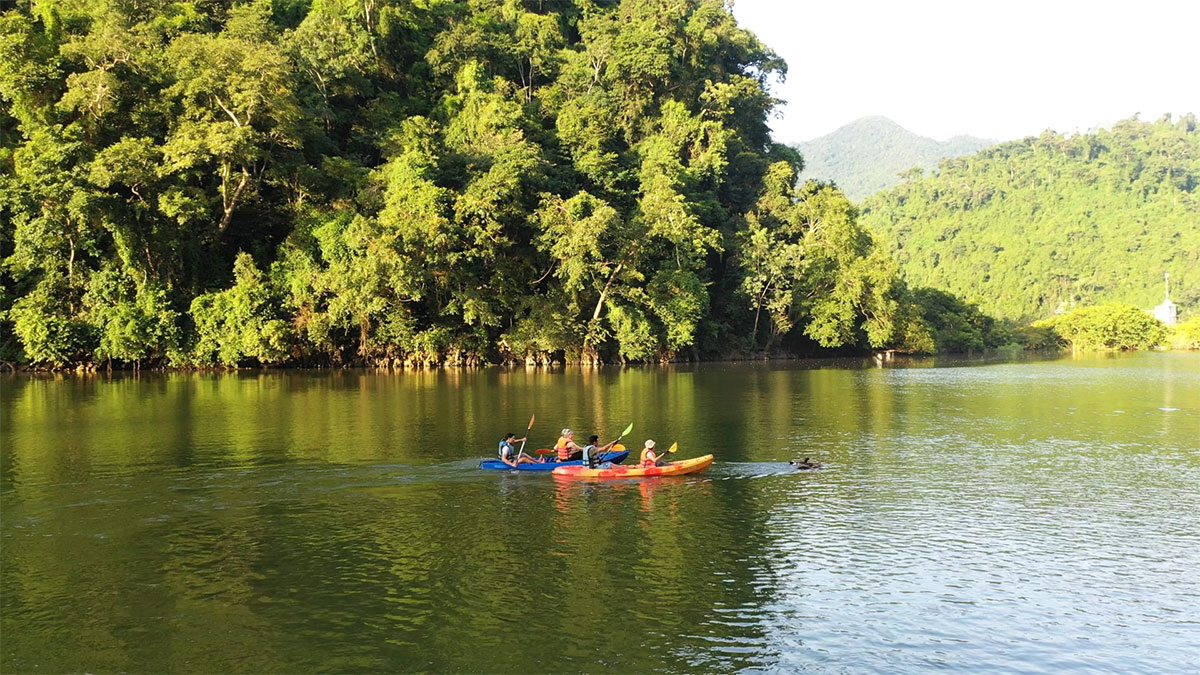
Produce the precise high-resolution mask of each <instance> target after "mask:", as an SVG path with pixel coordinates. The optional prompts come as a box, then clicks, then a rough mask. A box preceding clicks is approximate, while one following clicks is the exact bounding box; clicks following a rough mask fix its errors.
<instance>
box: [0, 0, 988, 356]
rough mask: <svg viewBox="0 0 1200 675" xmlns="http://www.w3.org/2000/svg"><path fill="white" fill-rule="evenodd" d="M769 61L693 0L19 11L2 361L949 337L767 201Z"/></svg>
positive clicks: (781, 150)
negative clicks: (668, 0) (929, 327)
mask: <svg viewBox="0 0 1200 675" xmlns="http://www.w3.org/2000/svg"><path fill="white" fill-rule="evenodd" d="M785 69H786V66H785V64H784V63H783V62H782V61H781V60H780V59H779V58H778V57H777V56H776V55H775V54H774V53H773V52H772V51H771V50H770V49H768V48H767V47H766V46H764V45H763V44H761V43H760V42H759V41H758V40H757V39H756V38H755V37H754V36H753V35H752V34H751V33H749V32H747V31H745V30H742V29H741V28H739V27H738V26H737V24H736V23H735V21H734V19H733V17H732V15H731V14H730V13H729V11H728V9H727V7H726V6H725V5H724V4H723V3H721V2H717V1H715V0H690V1H688V2H680V3H674V4H671V5H661V4H654V3H643V2H634V1H632V0H627V1H626V2H622V3H601V2H591V1H588V0H580V1H579V2H575V3H521V2H493V1H487V0H479V1H475V2H469V3H450V2H431V3H408V2H386V1H382V0H380V1H378V2H367V3H350V2H339V1H338V0H313V1H312V2H308V1H307V0H284V1H276V2H274V3H272V2H268V1H267V0H254V1H252V2H236V3H215V2H204V1H200V0H197V1H195V2H166V1H151V2H142V3H125V2H115V1H113V0H58V1H55V0H45V1H43V2H37V3H20V4H19V5H18V6H17V7H16V8H14V9H10V10H8V11H6V12H4V14H3V15H2V16H0V96H2V97H3V101H4V106H3V109H2V110H0V131H3V142H2V145H0V167H2V171H0V216H2V219H3V221H4V222H5V223H6V225H5V227H4V231H3V236H2V239H0V252H2V253H3V258H4V264H3V269H2V272H0V328H2V329H3V331H2V332H3V334H4V338H3V340H4V345H3V349H4V352H5V353H4V356H3V358H4V359H6V360H10V361H18V362H21V363H26V364H35V365H36V364H43V365H59V366H61V365H67V364H75V363H86V362H91V363H102V362H108V363H109V364H112V363H116V364H118V365H122V364H125V365H179V366H190V365H200V366H203V365H254V364H299V365H339V364H386V365H399V364H407V365H431V364H441V363H447V364H477V363H484V362H502V361H516V362H539V363H540V362H549V361H551V360H565V361H568V362H571V361H574V362H585V363H587V362H598V361H610V362H611V361H654V360H668V359H674V358H707V357H720V356H724V355H729V354H733V353H746V354H749V353H771V352H778V351H781V350H792V351H794V350H800V351H803V350H820V349H830V348H839V347H841V348H868V347H884V346H891V345H898V344H913V345H916V346H918V347H922V346H923V347H925V348H936V346H937V345H938V344H942V343H945V344H949V343H946V342H945V341H944V340H942V339H941V338H939V337H938V335H941V334H942V332H944V331H942V332H936V331H935V332H934V333H930V332H929V331H927V330H926V331H925V332H922V330H923V329H924V327H925V326H926V324H927V323H928V321H927V320H926V318H924V317H928V316H929V311H928V309H927V308H920V307H916V306H913V305H912V304H911V303H912V301H913V299H914V297H919V296H913V294H912V293H911V292H910V291H909V290H908V289H907V288H906V287H905V286H904V284H903V283H901V282H900V281H899V277H898V274H897V268H896V266H895V265H894V263H893V262H892V261H891V260H890V259H889V258H888V257H887V256H886V255H885V254H884V252H883V251H881V250H880V249H879V247H878V246H876V244H875V243H874V241H873V240H872V238H871V237H870V236H869V235H868V233H867V231H866V230H865V229H863V228H862V227H861V226H860V225H859V223H858V220H857V210H856V209H855V207H854V206H853V205H852V204H851V203H850V202H849V201H848V200H847V199H846V197H845V196H844V195H843V194H842V193H841V192H840V191H839V190H837V189H836V188H834V187H832V186H829V185H821V184H816V183H809V184H806V185H803V186H800V187H796V186H795V182H796V181H795V177H796V175H797V172H798V170H799V169H800V168H801V167H802V161H801V158H800V157H799V155H798V154H797V153H796V152H795V151H794V150H791V149H790V148H788V147H785V146H782V145H778V144H775V143H773V142H772V141H771V139H770V135H769V129H768V127H767V123H766V122H767V115H768V114H769V113H770V111H771V109H772V108H773V107H774V106H775V104H776V103H777V102H776V101H775V100H774V99H773V98H772V97H771V96H770V94H769V93H768V84H769V82H770V81H772V80H773V79H774V78H780V77H783V76H784V74H785V72H786V70H785ZM10 224H11V225H10ZM939 330H941V329H939ZM954 340H957V342H955V344H959V343H961V344H975V342H977V340H976V339H975V337H968V338H964V340H958V338H954ZM931 346H932V347H931Z"/></svg>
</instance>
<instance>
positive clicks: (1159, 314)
mask: <svg viewBox="0 0 1200 675" xmlns="http://www.w3.org/2000/svg"><path fill="white" fill-rule="evenodd" d="M1163 285H1164V286H1165V290H1166V297H1165V298H1163V301H1162V304H1161V305H1159V306H1158V307H1155V308H1154V311H1153V312H1151V313H1152V314H1154V318H1156V319H1158V320H1159V321H1161V322H1163V323H1165V324H1167V325H1168V326H1174V325H1175V324H1176V323H1178V322H1179V308H1178V307H1176V306H1175V303H1173V302H1171V275H1170V274H1164V275H1163Z"/></svg>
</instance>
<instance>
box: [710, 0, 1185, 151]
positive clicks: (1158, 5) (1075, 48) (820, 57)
mask: <svg viewBox="0 0 1200 675" xmlns="http://www.w3.org/2000/svg"><path fill="white" fill-rule="evenodd" d="M733 12H734V15H736V16H737V19H738V23H739V24H740V25H742V26H744V27H746V28H748V29H750V30H752V31H754V33H755V34H756V35H758V37H759V39H761V40H762V41H763V42H765V43H766V44H767V45H768V46H770V47H771V48H772V49H774V50H775V51H776V52H777V53H779V54H780V55H781V56H782V57H783V58H784V59H786V60H787V62H788V78H787V82H786V83H785V84H783V85H776V86H775V88H774V94H775V96H777V97H779V98H782V99H785V100H787V101H788V103H787V105H785V106H782V107H781V108H780V109H779V110H780V112H782V114H783V116H782V118H780V119H776V120H773V121H772V123H771V126H772V128H773V130H774V132H775V139H776V140H777V141H780V142H785V143H790V142H796V141H803V140H809V139H812V138H815V137H817V136H822V135H824V134H827V133H829V132H831V131H833V130H835V129H837V128H838V127H840V126H842V125H843V124H846V123H848V122H851V121H853V120H856V119H858V118H860V117H865V116H867V115H883V116H885V117H889V118H891V119H892V120H894V121H896V122H897V123H899V124H900V125H901V126H903V127H905V128H907V129H908V130H910V131H914V132H916V133H918V134H921V135H923V136H931V137H933V138H938V139H945V138H948V137H950V136H954V135H957V134H971V135H973V136H981V137H984V138H992V139H996V140H1011V139H1015V138H1021V137H1023V136H1027V135H1036V134H1038V133H1041V132H1042V131H1043V130H1045V129H1047V128H1049V129H1054V130H1055V131H1058V132H1062V133H1067V132H1075V131H1086V130H1088V129H1089V128H1091V127H1095V126H1103V127H1108V126H1110V125H1111V124H1112V123H1113V122H1115V121H1117V120H1121V119H1125V118H1127V117H1130V116H1132V115H1133V114H1134V113H1138V112H1140V113H1141V119H1143V120H1155V119H1158V118H1159V117H1161V116H1162V115H1163V113H1167V112H1170V113H1174V114H1176V115H1178V114H1180V113H1186V112H1194V113H1196V114H1198V115H1200V0H1144V1H1143V2H1128V1H1124V2H1122V1H1115V0H1110V1H1109V2H1101V1H1098V0H1092V1H1091V2H1079V1H1076V0H1040V1H1031V0H991V1H988V0H956V1H948V0H891V1H880V0H819V1H816V2H813V1H808V0H791V1H789V0H734V5H733Z"/></svg>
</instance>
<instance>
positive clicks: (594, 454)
mask: <svg viewBox="0 0 1200 675" xmlns="http://www.w3.org/2000/svg"><path fill="white" fill-rule="evenodd" d="M616 444H617V442H616V441H611V442H609V443H608V444H607V445H604V446H600V437H599V436H597V435H595V434H592V435H591V436H588V444H587V445H585V446H583V465H584V466H586V467H588V468H590V469H594V468H596V465H597V464H599V463H600V456H601V455H603V454H604V453H606V452H608V451H609V450H611V449H612V446H614V445H616Z"/></svg>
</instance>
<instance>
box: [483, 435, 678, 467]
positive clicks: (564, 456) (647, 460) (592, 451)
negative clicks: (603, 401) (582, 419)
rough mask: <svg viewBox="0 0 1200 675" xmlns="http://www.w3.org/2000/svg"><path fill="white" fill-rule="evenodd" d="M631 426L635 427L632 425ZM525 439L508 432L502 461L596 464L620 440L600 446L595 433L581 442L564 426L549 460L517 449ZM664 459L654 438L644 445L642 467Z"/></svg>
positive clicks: (513, 463)
mask: <svg viewBox="0 0 1200 675" xmlns="http://www.w3.org/2000/svg"><path fill="white" fill-rule="evenodd" d="M630 426H631V427H632V425H630ZM526 440H528V437H526V438H517V435H516V434H513V433H508V434H505V435H504V438H503V439H502V440H501V441H500V446H499V448H497V452H498V454H499V455H500V461H502V462H504V463H505V464H507V465H509V466H511V467H513V468H514V469H515V468H516V467H517V465H518V464H539V463H543V462H547V461H549V462H571V461H577V460H583V463H584V464H585V465H586V466H589V467H594V466H596V465H597V464H598V463H599V462H600V458H601V457H603V455H604V453H605V452H608V451H609V450H612V448H613V446H614V445H616V444H617V441H619V440H620V439H619V438H618V439H616V440H614V441H610V442H608V443H606V444H604V445H600V437H599V436H597V435H595V434H592V435H591V436H589V437H588V442H587V444H586V445H579V444H578V443H576V442H575V432H574V431H573V430H571V429H563V430H562V432H561V433H560V434H559V437H558V440H557V441H556V442H555V443H554V452H553V455H552V456H550V458H549V459H547V458H546V456H542V457H538V458H536V459H535V458H533V457H531V456H529V455H526V454H524V453H523V452H521V451H519V450H517V447H516V444H517V443H524V442H525V441H526ZM661 459H662V457H661V455H659V454H658V453H657V452H656V450H655V444H654V441H653V440H647V441H646V443H645V445H644V447H643V448H642V456H641V464H640V466H643V467H648V466H658V465H659V462H660V460H661Z"/></svg>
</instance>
